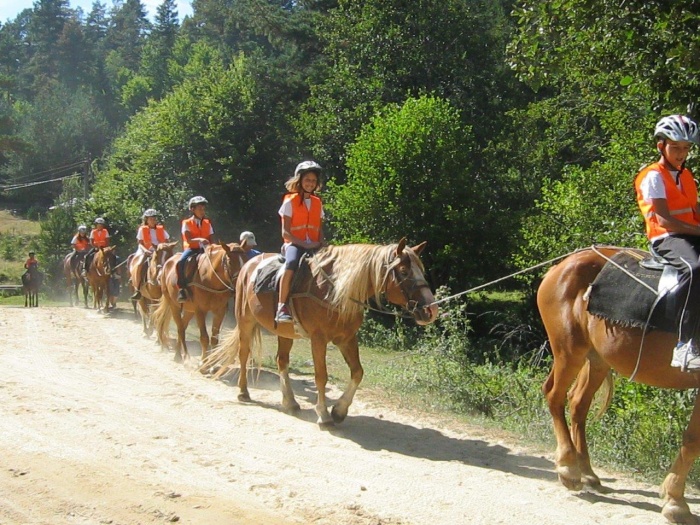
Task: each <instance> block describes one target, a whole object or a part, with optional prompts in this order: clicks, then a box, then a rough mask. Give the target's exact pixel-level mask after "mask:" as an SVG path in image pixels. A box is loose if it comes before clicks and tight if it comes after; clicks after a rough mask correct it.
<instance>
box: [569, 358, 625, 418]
mask: <svg viewBox="0 0 700 525" xmlns="http://www.w3.org/2000/svg"><path fill="white" fill-rule="evenodd" d="M590 370H591V361H590V360H587V361H586V364H584V365H583V368H581V370H580V371H579V373H578V375H577V376H576V381H574V384H573V386H572V387H571V388H570V389H569V397H571V396H572V394H573V392H574V391H576V390H577V388H579V387H582V385H581V384H580V382H581V381H586V380H588V376H589V374H590ZM614 392H615V378H614V376H613V371H612V368H611V369H609V370H608V373H607V374H606V376H605V379H604V380H603V384H602V385H601V386H600V388H599V389H598V390H597V391H596V393H595V395H594V396H593V401H592V402H591V405H595V406H597V407H598V408H597V410H596V412H595V415H594V416H593V421H598V420H599V419H600V418H601V417H603V414H605V411H606V410H607V409H608V408H610V403H611V402H612V398H613V394H614Z"/></svg>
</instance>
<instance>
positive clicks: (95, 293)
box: [87, 246, 117, 311]
mask: <svg viewBox="0 0 700 525" xmlns="http://www.w3.org/2000/svg"><path fill="white" fill-rule="evenodd" d="M115 251H116V247H115V246H107V247H105V248H102V247H101V248H99V249H98V250H97V252H95V257H93V259H92V263H91V264H90V269H89V270H88V272H87V281H88V283H89V284H90V288H91V289H92V307H93V308H97V311H102V297H103V296H104V300H105V307H104V310H105V311H107V310H109V309H110V305H109V278H110V276H111V275H112V271H113V270H114V268H115V267H116V265H117V263H116V257H117V254H116V253H115Z"/></svg>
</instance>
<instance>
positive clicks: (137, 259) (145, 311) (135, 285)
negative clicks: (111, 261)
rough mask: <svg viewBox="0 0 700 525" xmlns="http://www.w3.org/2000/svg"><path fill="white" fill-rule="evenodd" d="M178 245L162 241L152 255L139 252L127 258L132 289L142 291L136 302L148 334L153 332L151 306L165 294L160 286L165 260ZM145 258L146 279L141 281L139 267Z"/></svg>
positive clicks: (144, 330) (145, 332) (144, 329)
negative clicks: (146, 260)
mask: <svg viewBox="0 0 700 525" xmlns="http://www.w3.org/2000/svg"><path fill="white" fill-rule="evenodd" d="M176 245H177V242H162V243H160V244H158V245H157V246H156V247H155V249H154V250H153V253H152V254H151V255H148V254H146V253H144V252H139V253H136V254H134V255H133V257H131V256H130V257H129V258H128V259H127V260H128V262H127V267H128V272H129V281H130V282H131V286H132V289H133V290H134V291H136V290H137V289H138V290H139V292H141V298H140V299H139V300H138V301H137V302H136V303H137V305H138V307H139V312H140V315H141V322H142V325H143V333H144V334H145V335H146V336H150V335H151V334H152V333H153V323H152V322H151V307H152V306H154V305H155V304H156V303H157V302H158V300H159V299H160V298H161V296H162V295H163V290H162V288H161V286H160V274H161V273H162V271H163V266H164V265H165V261H167V260H168V259H169V258H170V257H172V256H173V250H174V249H175V246H176ZM145 259H148V263H147V264H148V270H147V272H146V280H145V281H144V282H140V279H139V272H138V269H139V267H140V266H141V265H142V264H144V260H145Z"/></svg>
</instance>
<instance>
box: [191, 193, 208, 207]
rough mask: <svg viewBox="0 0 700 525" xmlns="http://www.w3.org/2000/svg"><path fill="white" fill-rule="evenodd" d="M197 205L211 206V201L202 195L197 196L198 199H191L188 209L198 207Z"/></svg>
mask: <svg viewBox="0 0 700 525" xmlns="http://www.w3.org/2000/svg"><path fill="white" fill-rule="evenodd" d="M197 204H209V201H208V200H207V199H205V198H204V197H202V196H201V195H197V196H196V197H192V198H191V199H190V202H189V203H188V207H190V208H192V207H193V206H196V205H197Z"/></svg>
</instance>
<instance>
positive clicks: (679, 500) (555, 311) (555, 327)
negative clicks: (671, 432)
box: [537, 248, 700, 523]
mask: <svg viewBox="0 0 700 525" xmlns="http://www.w3.org/2000/svg"><path fill="white" fill-rule="evenodd" d="M596 250H597V251H598V252H600V253H602V254H603V255H604V256H605V257H611V256H612V255H614V254H615V253H616V252H617V251H619V249H616V248H606V249H596ZM605 262H606V260H605V258H604V257H602V256H601V255H599V254H598V253H596V251H594V250H583V251H581V252H578V253H575V254H573V255H570V256H568V257H567V258H566V259H564V260H563V261H562V262H560V263H559V264H558V265H556V266H554V267H553V268H551V269H550V270H549V271H548V272H547V274H546V275H545V277H544V280H543V281H542V284H541V285H540V287H539V290H538V292H537V305H538V308H539V311H540V315H541V316H542V321H543V322H544V326H545V329H546V330H547V335H548V337H549V342H550V345H551V347H552V353H553V355H554V365H553V367H552V370H551V372H550V374H549V377H548V378H547V380H546V381H545V383H544V385H543V387H542V390H543V392H544V395H545V397H546V399H547V402H548V404H549V411H550V413H551V414H552V419H553V423H554V433H555V435H556V439H557V452H556V467H557V473H558V475H559V480H560V481H561V482H562V483H563V484H564V485H565V486H566V487H567V488H571V489H580V488H581V486H582V484H586V485H589V486H592V487H594V488H597V487H600V479H599V478H598V476H597V475H596V474H595V473H594V472H593V469H592V468H591V463H590V457H589V454H588V445H587V443H586V415H587V414H588V410H589V408H590V405H591V401H592V399H593V395H594V394H595V393H596V391H597V390H598V389H599V388H600V386H601V385H603V383H605V385H606V386H607V387H610V386H611V385H612V379H611V375H610V373H609V372H610V369H611V368H612V369H614V370H616V371H617V372H619V373H620V374H622V375H623V376H626V377H630V375H632V374H633V373H634V374H635V375H634V379H635V380H636V381H638V382H640V383H644V384H647V385H651V386H656V387H660V388H675V389H688V388H699V387H700V374H697V373H687V372H681V371H680V369H679V368H671V366H670V363H671V356H672V353H673V347H674V346H675V344H676V342H677V336H676V334H672V333H666V332H661V331H652V332H647V333H646V334H643V331H642V329H641V328H631V327H624V326H619V325H616V324H613V323H610V322H608V321H605V320H603V319H600V318H598V317H595V316H593V315H591V314H589V313H588V311H587V301H588V296H587V293H586V291H587V289H588V287H589V285H590V284H591V283H592V282H593V280H594V279H595V277H596V276H597V275H598V273H599V272H600V271H601V269H602V268H603V266H604V265H605ZM635 371H636V372H635ZM575 379H576V382H575V384H574V386H573V388H571V391H570V392H569V393H568V397H569V403H570V414H571V431H569V427H568V425H567V422H566V417H565V414H564V412H565V405H566V399H567V390H568V389H569V386H570V385H571V384H572V383H573V382H574V380H575ZM609 399H610V396H608V403H609ZM698 455H700V404H698V402H697V401H696V404H695V407H694V409H693V413H692V416H691V418H690V423H689V424H688V428H687V430H686V431H685V433H684V434H683V443H682V446H681V450H680V453H679V454H678V457H677V458H676V460H675V462H674V463H673V466H672V467H671V470H670V472H669V474H668V475H667V476H666V479H665V480H664V482H663V484H662V486H661V496H662V498H663V499H664V505H663V509H662V514H663V515H664V516H665V517H666V518H667V519H668V520H669V521H671V522H672V523H696V520H695V517H694V516H693V515H692V514H691V512H690V508H689V507H688V504H687V503H686V501H685V497H684V492H685V483H686V478H687V475H688V472H689V471H690V468H691V467H692V464H693V462H694V461H695V458H696V457H697V456H698Z"/></svg>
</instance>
